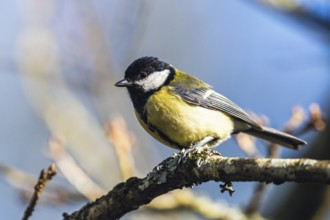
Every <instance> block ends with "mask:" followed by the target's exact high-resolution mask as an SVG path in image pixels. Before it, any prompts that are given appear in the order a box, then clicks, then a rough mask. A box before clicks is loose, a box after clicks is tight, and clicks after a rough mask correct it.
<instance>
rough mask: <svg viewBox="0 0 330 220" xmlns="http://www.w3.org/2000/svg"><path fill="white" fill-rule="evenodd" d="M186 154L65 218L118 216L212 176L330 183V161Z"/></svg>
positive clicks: (208, 151)
mask: <svg viewBox="0 0 330 220" xmlns="http://www.w3.org/2000/svg"><path fill="white" fill-rule="evenodd" d="M182 156H183V152H181V153H179V154H174V155H173V156H172V157H170V158H167V159H166V160H164V161H163V162H162V163H160V164H159V165H158V166H157V167H155V168H154V170H153V171H152V172H151V173H149V174H148V175H147V176H146V177H145V178H143V179H140V178H136V177H132V178H130V179H128V180H127V181H126V182H123V183H120V184H118V185H116V186H115V187H114V188H113V190H112V191H110V192H109V193H108V194H107V195H105V196H103V197H101V198H99V199H97V200H96V201H95V202H92V203H89V204H87V205H86V206H84V207H83V208H81V209H80V210H79V211H76V212H74V213H72V214H70V215H69V214H66V213H65V214H64V219H65V220H72V219H100V220H101V219H118V218H120V217H121V216H123V215H124V214H126V213H128V212H130V211H132V210H135V209H138V208H139V207H140V206H142V205H145V204H148V203H149V202H150V201H151V200H152V199H154V198H155V197H157V196H159V195H162V194H165V193H167V192H169V191H171V190H174V189H181V188H183V187H191V186H193V185H197V184H200V183H202V182H207V181H210V180H214V181H223V182H230V181H259V182H266V183H271V182H273V183H275V184H281V183H283V182H288V181H291V182H300V183H302V182H313V183H325V184H329V183H330V161H317V160H312V159H245V158H228V157H222V156H220V155H219V154H217V153H216V152H215V151H213V150H211V149H208V148H205V149H203V150H202V151H200V152H198V151H197V150H194V151H192V152H190V153H189V154H188V155H187V157H184V158H183V157H182Z"/></svg>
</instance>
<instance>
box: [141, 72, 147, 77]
mask: <svg viewBox="0 0 330 220" xmlns="http://www.w3.org/2000/svg"><path fill="white" fill-rule="evenodd" d="M147 75H148V74H147V73H146V72H142V73H141V74H140V76H141V78H146V77H147Z"/></svg>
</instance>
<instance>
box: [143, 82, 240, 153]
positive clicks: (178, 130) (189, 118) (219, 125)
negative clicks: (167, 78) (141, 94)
mask: <svg viewBox="0 0 330 220" xmlns="http://www.w3.org/2000/svg"><path fill="white" fill-rule="evenodd" d="M145 110H146V112H147V118H148V122H149V123H150V124H152V126H154V127H155V128H156V129H157V130H159V131H160V132H161V133H162V134H163V135H165V136H166V137H167V138H169V139H170V140H171V141H172V142H174V143H177V144H179V145H180V146H183V147H185V148H188V147H190V146H191V145H192V144H194V143H196V142H198V141H201V140H203V139H204V138H205V137H207V136H211V137H214V138H216V139H217V140H216V141H215V142H213V143H212V144H211V146H214V145H217V144H219V143H221V142H222V141H224V140H226V139H227V138H229V137H230V134H231V133H232V131H233V127H234V124H233V122H232V120H231V119H230V118H229V117H228V116H227V115H225V114H223V113H222V112H220V111H215V110H210V109H206V108H203V107H199V106H196V105H192V104H188V103H186V102H185V101H184V100H182V99H180V97H179V96H178V95H176V94H175V93H174V92H172V90H171V87H169V86H167V87H163V88H162V89H161V90H159V91H157V92H156V93H155V94H154V95H152V96H151V97H150V98H149V100H148V102H147V103H146V106H145ZM138 118H139V117H138ZM139 121H140V123H141V125H142V126H143V127H144V128H145V130H147V131H148V133H150V134H151V135H152V136H153V137H154V138H156V139H157V140H159V141H160V142H162V143H164V144H166V145H168V146H170V147H173V148H179V147H177V146H175V144H173V143H169V142H168V141H166V140H164V138H163V137H162V136H163V135H159V134H158V133H157V132H155V131H152V130H150V129H149V127H148V126H147V125H146V124H145V123H144V122H143V121H142V120H141V119H139Z"/></svg>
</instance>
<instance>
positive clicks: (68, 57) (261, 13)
mask: <svg viewBox="0 0 330 220" xmlns="http://www.w3.org/2000/svg"><path fill="white" fill-rule="evenodd" d="M329 23H330V3H329V1H311V0H299V1H297V0H255V1H231V0H230V1H211V0H206V1H194V0H193V1H191V0H185V1H180V2H177V1H175V0H169V1H152V2H148V1H145V0H136V1H131V0H111V1H106V2H104V1H63V0H60V1H54V0H50V1H42V0H27V1H24V2H22V1H18V2H17V1H5V2H2V4H1V7H0V31H1V35H0V73H1V74H0V77H1V78H0V94H1V95H0V105H1V108H0V117H1V120H2V121H1V123H0V141H1V146H3V147H2V148H1V153H0V161H1V166H0V171H1V173H2V176H3V177H2V178H3V179H4V180H7V181H9V183H10V184H9V186H8V184H4V181H2V182H0V189H1V192H3V195H2V198H3V199H1V200H0V211H1V213H2V215H3V216H4V218H6V219H17V218H19V217H20V216H21V214H22V213H23V211H22V210H24V207H25V204H24V206H23V205H21V203H18V202H20V201H21V199H22V201H24V202H25V203H26V202H27V201H28V199H29V198H30V197H31V194H32V193H33V185H34V183H35V175H33V176H32V175H31V174H30V173H34V174H35V173H36V172H38V171H39V170H40V167H45V166H47V165H48V164H49V162H50V161H54V162H55V163H56V164H57V167H58V170H59V175H58V177H59V178H56V179H55V180H53V181H52V183H51V184H50V185H49V187H47V190H46V191H45V192H44V194H43V196H42V197H41V200H40V204H41V205H43V206H41V207H40V208H39V209H38V211H37V212H34V214H33V217H34V219H45V218H47V219H49V218H50V216H53V217H54V218H53V219H58V216H60V215H61V213H62V212H63V211H65V210H67V212H70V210H71V211H72V210H75V209H77V208H78V207H79V206H81V205H82V204H83V203H85V202H86V200H92V199H94V198H96V197H98V196H99V195H100V194H103V192H105V191H109V190H110V189H111V188H112V187H113V186H114V185H116V184H117V183H118V182H120V181H123V180H125V179H127V178H129V177H130V176H133V175H134V176H144V175H146V173H147V172H148V171H149V170H151V169H152V167H154V166H155V165H156V164H158V163H159V161H161V160H162V159H164V158H166V157H168V156H169V155H171V154H173V150H172V149H167V148H165V147H163V146H162V145H161V144H159V143H157V142H153V141H152V140H151V139H150V137H149V136H148V135H146V134H145V133H144V131H143V130H142V129H141V128H140V126H139V125H138V123H137V122H136V119H135V116H134V113H133V110H132V108H131V103H130V102H129V99H128V96H127V94H126V93H125V92H123V91H122V90H118V89H116V88H115V87H114V86H113V84H114V82H115V81H117V80H118V79H121V78H122V76H123V74H124V71H125V68H126V67H127V65H128V64H129V63H130V62H131V61H132V60H134V59H136V58H137V57H139V56H145V55H153V56H158V57H160V58H162V59H163V60H167V61H169V62H170V63H173V64H174V65H175V66H177V67H178V68H180V69H183V70H186V71H189V72H190V73H191V74H194V75H196V76H198V77H200V78H203V80H205V81H206V82H212V83H211V84H212V85H214V86H215V89H216V90H217V91H219V92H221V93H222V94H224V95H226V96H228V97H229V98H231V99H232V100H233V101H235V102H237V103H238V104H240V105H242V106H243V107H245V108H248V109H250V110H253V112H256V115H260V113H262V114H263V115H267V118H266V117H265V116H261V117H260V121H261V122H262V123H270V122H271V123H272V124H271V126H273V127H278V128H281V126H282V125H283V122H285V121H286V120H287V118H288V117H289V111H288V110H289V109H291V108H292V106H297V105H299V106H301V107H297V108H295V109H294V110H293V113H292V115H291V118H290V120H289V121H288V124H287V125H286V126H285V129H286V130H287V131H290V132H291V131H292V132H293V133H294V134H295V135H299V136H302V138H303V139H306V140H307V141H308V142H309V143H310V145H309V146H307V147H306V148H303V149H301V151H298V152H292V151H287V150H283V151H281V152H279V151H278V148H277V147H276V146H268V145H267V147H266V148H264V147H263V146H260V145H261V144H260V143H262V142H259V141H257V140H256V139H253V138H251V137H249V136H244V135H243V136H241V135H240V136H238V137H237V141H236V142H234V141H232V140H231V141H227V142H225V143H224V144H223V145H222V146H221V147H219V148H217V150H218V151H219V152H221V154H222V155H224V156H238V157H246V156H248V157H254V158H256V157H279V156H281V157H284V158H286V157H309V158H316V159H329V158H330V155H329V153H330V151H329V149H328V148H325V147H324V146H327V144H328V143H329V140H328V138H327V137H328V136H329V132H330V131H329V128H325V122H326V121H325V118H326V116H327V117H328V116H329V115H330V113H329V79H330V75H329V72H330V62H329V30H330V29H329ZM314 102H316V103H318V105H312V106H310V110H308V111H307V110H303V109H308V108H309V105H310V103H314ZM320 109H324V110H325V111H324V112H323V113H322V112H321V110H320ZM307 112H308V113H307ZM268 118H269V120H268ZM299 123H302V124H301V125H300V126H299ZM324 128H325V129H324ZM321 130H323V131H322V132H321V134H320V135H319V131H321ZM237 143H238V145H239V147H240V148H238V147H237ZM156 145H157V146H156ZM104 173H110V174H111V175H104ZM235 188H236V190H237V191H239V192H241V193H240V194H239V195H238V194H237V195H235V194H234V196H233V197H229V196H228V195H221V197H220V196H219V195H218V194H215V193H214V191H215V190H218V186H216V185H215V184H203V185H201V186H199V187H195V188H194V189H192V190H185V191H175V192H173V193H170V194H168V195H165V196H164V198H163V197H160V198H157V199H156V200H155V201H154V202H153V203H151V204H150V205H149V207H146V208H145V209H143V210H141V211H139V212H135V213H134V214H129V215H127V216H126V217H125V218H127V219H148V218H150V219H154V218H157V219H169V218H170V219H183V218H185V219H204V218H210V219H226V218H227V217H226V216H228V215H234V214H232V213H239V216H241V217H242V218H243V219H245V218H248V217H249V218H253V216H254V217H256V216H258V217H260V216H264V217H266V218H280V219H292V218H299V219H307V218H308V219H312V218H314V219H322V218H323V219H326V218H328V217H329V216H330V211H329V205H328V204H329V196H328V195H329V188H328V187H318V190H315V191H314V193H313V194H310V193H309V192H310V191H311V189H313V188H315V186H314V185H311V186H301V185H292V184H285V185H283V186H276V187H272V186H267V187H263V186H262V187H261V185H256V184H237V185H235ZM17 195H19V197H18V198H19V200H18V201H17ZM306 201H308V202H306ZM47 204H51V205H52V206H47ZM54 204H56V207H55V208H54V207H53V205H54ZM288 206H290V207H292V208H290V209H287V207H288ZM307 206H308V207H307ZM3 207H6V208H5V209H3V210H1V208H3ZM7 207H8V208H7ZM242 207H244V208H242ZM244 209H246V210H250V212H251V213H255V215H251V216H246V215H245V214H244V213H243V212H242V210H244ZM251 210H252V211H251ZM50 213H52V214H51V215H50Z"/></svg>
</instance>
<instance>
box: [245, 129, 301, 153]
mask: <svg viewBox="0 0 330 220" xmlns="http://www.w3.org/2000/svg"><path fill="white" fill-rule="evenodd" d="M244 133H247V134H250V135H252V136H255V137H258V138H262V139H265V140H267V141H270V142H273V143H275V144H279V145H282V146H285V147H288V148H292V149H295V150H296V149H298V147H299V146H301V145H306V144H307V142H306V141H304V140H301V139H299V138H297V137H295V136H292V135H290V134H287V133H284V132H282V131H278V130H276V129H273V128H269V127H262V130H256V129H251V130H247V131H244Z"/></svg>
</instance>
